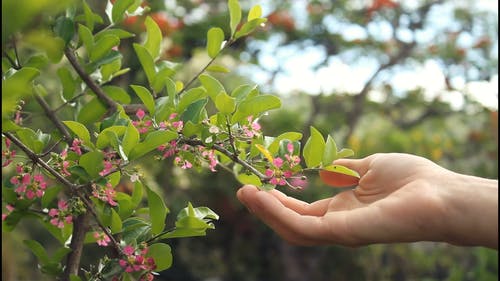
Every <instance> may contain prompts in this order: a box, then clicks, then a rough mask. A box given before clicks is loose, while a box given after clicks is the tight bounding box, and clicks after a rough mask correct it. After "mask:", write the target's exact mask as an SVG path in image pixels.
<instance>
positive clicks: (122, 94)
mask: <svg viewBox="0 0 500 281" xmlns="http://www.w3.org/2000/svg"><path fill="white" fill-rule="evenodd" d="M102 90H103V91H104V92H105V93H106V94H107V95H108V96H109V97H110V98H111V99H112V100H114V101H116V102H118V103H121V104H128V103H130V96H129V95H128V93H127V92H126V91H125V90H124V89H122V88H121V87H118V86H111V85H106V86H104V87H102Z"/></svg>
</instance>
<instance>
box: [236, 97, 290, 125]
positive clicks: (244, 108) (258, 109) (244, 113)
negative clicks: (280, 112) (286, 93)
mask: <svg viewBox="0 0 500 281" xmlns="http://www.w3.org/2000/svg"><path fill="white" fill-rule="evenodd" d="M280 107H281V100H280V99H279V98H278V97H276V96H272V95H260V96H256V97H253V98H249V99H246V100H245V101H242V102H241V103H240V105H239V106H238V109H237V110H236V112H235V114H234V115H233V118H232V120H231V121H232V122H233V123H235V122H239V121H241V120H242V119H244V118H246V117H248V116H253V117H254V118H257V117H259V116H260V114H262V113H264V112H266V111H268V110H271V109H276V108H280Z"/></svg>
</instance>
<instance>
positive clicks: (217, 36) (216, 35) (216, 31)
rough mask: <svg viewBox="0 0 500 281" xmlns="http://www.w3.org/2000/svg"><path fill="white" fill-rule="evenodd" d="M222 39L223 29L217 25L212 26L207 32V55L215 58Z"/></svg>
mask: <svg viewBox="0 0 500 281" xmlns="http://www.w3.org/2000/svg"><path fill="white" fill-rule="evenodd" d="M222 41H224V31H222V29H221V28H219V27H212V28H210V29H209V30H208V32H207V52H208V56H209V57H211V58H215V57H216V56H217V54H218V53H219V51H220V49H221V46H222Z"/></svg>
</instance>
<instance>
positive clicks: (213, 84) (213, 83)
mask: <svg viewBox="0 0 500 281" xmlns="http://www.w3.org/2000/svg"><path fill="white" fill-rule="evenodd" d="M198 79H199V80H200V82H201V85H202V86H203V87H205V89H206V90H207V94H208V96H209V97H210V98H211V99H212V101H214V102H215V98H216V97H217V95H218V94H219V93H220V92H225V91H226V90H225V89H224V86H222V84H221V82H219V81H218V80H217V79H215V78H214V77H212V76H210V75H208V74H202V75H200V76H199V77H198Z"/></svg>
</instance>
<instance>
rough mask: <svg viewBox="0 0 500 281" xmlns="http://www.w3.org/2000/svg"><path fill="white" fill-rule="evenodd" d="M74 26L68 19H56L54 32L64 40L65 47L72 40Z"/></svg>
mask: <svg viewBox="0 0 500 281" xmlns="http://www.w3.org/2000/svg"><path fill="white" fill-rule="evenodd" d="M74 25H75V23H74V22H73V20H71V19H70V18H67V17H59V18H57V19H56V23H55V26H54V32H55V33H56V35H57V36H59V37H61V38H62V39H63V40H64V45H67V44H68V42H69V41H71V39H73V35H74V34H75V27H74Z"/></svg>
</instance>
